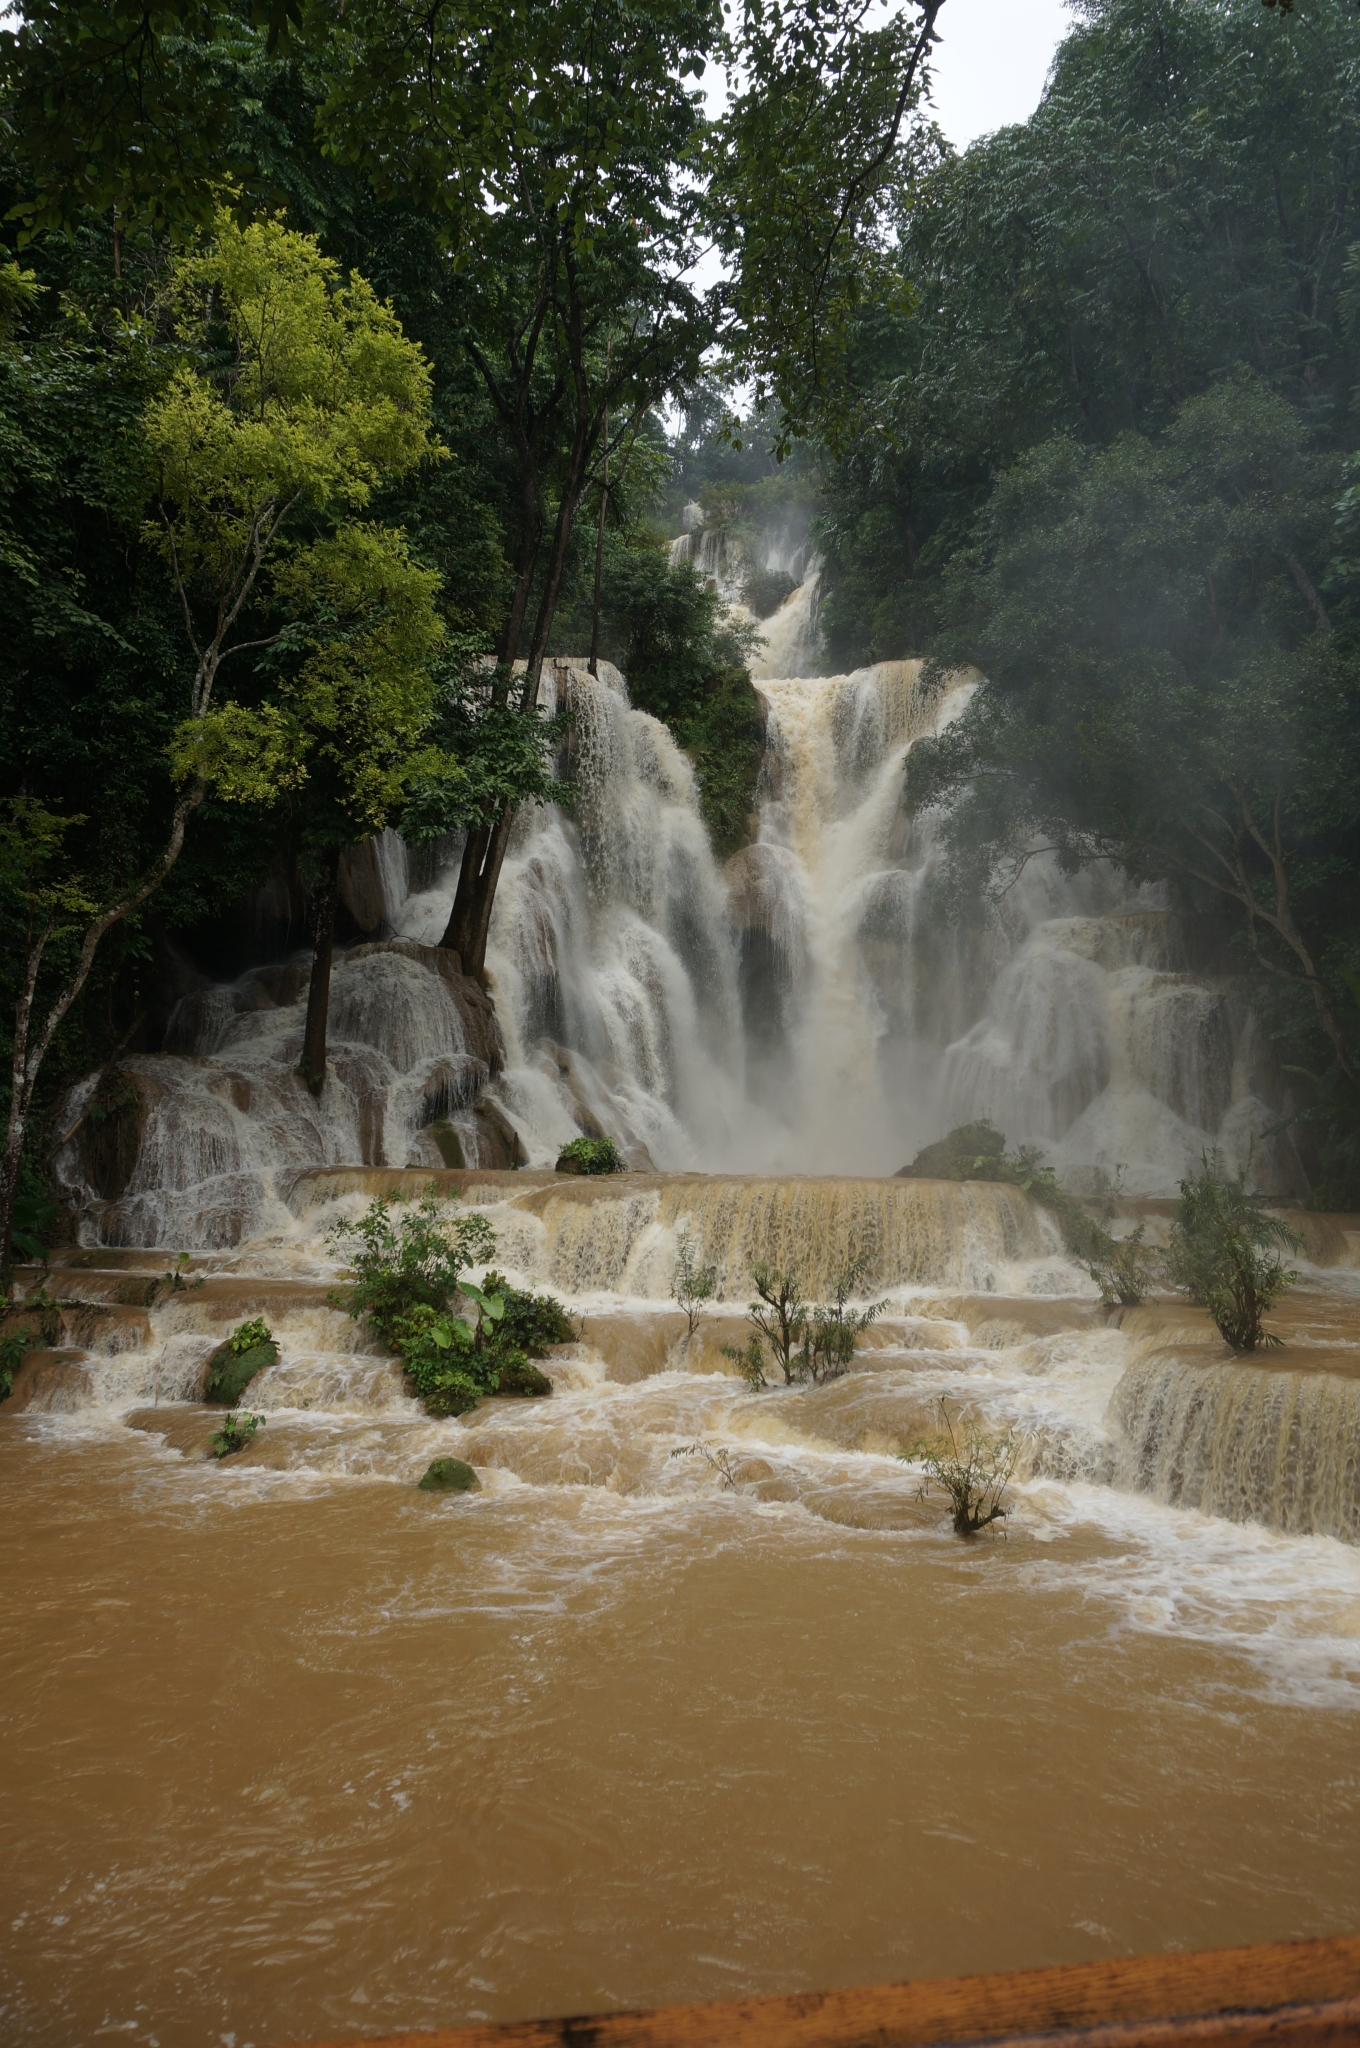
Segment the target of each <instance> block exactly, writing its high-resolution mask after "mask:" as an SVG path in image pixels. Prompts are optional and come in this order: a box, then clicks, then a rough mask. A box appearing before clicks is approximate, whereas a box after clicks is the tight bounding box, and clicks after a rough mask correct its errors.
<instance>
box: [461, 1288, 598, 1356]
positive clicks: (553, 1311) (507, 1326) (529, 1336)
mask: <svg viewBox="0 0 1360 2048" xmlns="http://www.w3.org/2000/svg"><path fill="white" fill-rule="evenodd" d="M483 1284H484V1286H485V1287H486V1290H487V1292H488V1293H494V1294H499V1295H500V1297H501V1299H502V1301H503V1302H504V1303H505V1312H504V1315H503V1316H502V1318H501V1321H500V1323H499V1325H498V1327H497V1334H498V1336H499V1338H500V1340H501V1342H502V1343H504V1344H506V1345H508V1346H509V1347H510V1348H511V1349H512V1350H516V1351H522V1352H524V1354H525V1356H526V1357H528V1358H543V1357H545V1356H546V1354H547V1352H548V1350H549V1347H550V1346H551V1345H553V1344H574V1343H575V1342H576V1340H577V1335H578V1332H577V1330H576V1328H575V1326H574V1324H573V1323H572V1320H571V1317H570V1316H569V1315H568V1314H567V1312H566V1310H565V1309H564V1308H563V1306H562V1304H561V1302H560V1301H557V1300H555V1299H554V1297H553V1296H552V1295H551V1294H529V1293H526V1292H525V1290H524V1289H523V1288H519V1287H512V1286H511V1285H510V1283H509V1281H508V1280H506V1279H505V1278H504V1276H503V1275H502V1274H500V1273H491V1272H488V1273H487V1275H486V1278H485V1281H484V1283H483Z"/></svg>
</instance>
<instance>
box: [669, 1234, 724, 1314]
mask: <svg viewBox="0 0 1360 2048" xmlns="http://www.w3.org/2000/svg"><path fill="white" fill-rule="evenodd" d="M717 1286H718V1269H717V1267H716V1266H701V1265H700V1264H699V1260H698V1256H697V1254H696V1252H695V1248H694V1233H693V1231H692V1230H691V1229H690V1227H689V1225H688V1224H686V1225H685V1226H684V1227H683V1228H682V1229H681V1230H680V1231H678V1232H677V1234H676V1239H675V1266H674V1269H673V1271H672V1273H671V1299H672V1300H673V1301H674V1302H675V1304H676V1306H677V1307H678V1308H679V1310H680V1312H681V1314H682V1315H683V1316H684V1318H685V1322H686V1325H687V1335H689V1336H691V1337H692V1336H693V1335H694V1332H695V1330H696V1329H697V1328H698V1326H699V1319H700V1317H701V1316H702V1315H703V1312H704V1303H705V1302H708V1301H712V1299H713V1296H714V1294H715V1293H716V1291H717Z"/></svg>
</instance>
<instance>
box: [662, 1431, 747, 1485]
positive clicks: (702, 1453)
mask: <svg viewBox="0 0 1360 2048" xmlns="http://www.w3.org/2000/svg"><path fill="white" fill-rule="evenodd" d="M671 1457H672V1458H702V1459H703V1461H704V1463H705V1464H706V1465H707V1466H708V1467H709V1469H710V1470H711V1471H713V1472H716V1473H717V1474H718V1477H719V1478H720V1479H721V1480H722V1483H723V1485H724V1486H731V1487H735V1485H736V1483H737V1475H736V1473H735V1472H734V1471H733V1470H732V1453H731V1452H730V1451H729V1450H728V1449H727V1448H726V1447H725V1445H723V1444H717V1445H714V1444H708V1443H703V1442H699V1443H693V1444H679V1445H677V1447H676V1449H675V1450H673V1451H672V1452H671Z"/></svg>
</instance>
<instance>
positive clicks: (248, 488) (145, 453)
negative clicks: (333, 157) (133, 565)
mask: <svg viewBox="0 0 1360 2048" xmlns="http://www.w3.org/2000/svg"><path fill="white" fill-rule="evenodd" d="M166 311H167V316H168V317H169V318H170V319H171V320H172V321H173V324H174V326H175V329H176V332H177V338H178V343H179V345H180V347H181V348H182V349H183V351H184V355H185V360H184V361H183V362H182V363H181V365H180V367H178V368H177V369H176V370H175V372H174V373H173V375H171V377H170V378H169V380H168V382H166V383H165V384H164V386H163V387H162V388H161V389H159V390H158V391H156V392H155V393H154V394H153V395H152V397H151V398H150V400H149V401H148V402H147V404H146V405H145V407H144V410H143V412H142V414H141V417H140V419H139V420H138V421H137V422H136V429H135V437H133V438H132V439H131V446H130V448H129V449H128V451H127V453H128V454H129V455H130V457H131V460H132V463H133V465H134V466H135V467H136V468H137V469H138V470H139V471H140V475H141V478H142V485H141V488H142V491H143V492H144V500H143V501H144V502H145V503H147V504H149V506H150V508H151V510H152V517H151V518H150V519H149V520H148V537H149V538H150V539H151V540H152V541H153V543H154V546H155V548H156V549H157V550H158V551H159V553H160V555H161V557H162V559H163V561H164V564H165V568H166V570H167V572H168V575H169V578H170V582H171V585H172V587H173V590H174V592H175V594H176V596H177V598H178V601H179V605H180V610H181V620H182V627H183V632H184V636H185V639H186V640H187V642H188V647H189V651H190V655H191V659H192V669H191V674H190V677H189V681H188V687H187V690H186V691H185V693H184V709H185V710H186V711H187V714H188V715H187V717H185V718H183V719H182V720H181V723H180V725H179V728H178V730H177V731H176V732H175V734H174V738H173V743H172V747H171V758H172V765H173V768H174V771H175V774H176V777H177V780H178V783H179V791H180V793H179V795H178V796H177V797H176V798H175V800H174V803H173V807H172V809H171V811H170V815H169V818H168V821H167V824H166V827H165V831H164V837H163V839H162V841H161V844H160V846H159V848H158V850H157V851H156V852H155V853H154V855H153V857H152V858H151V860H150V861H149V863H148V864H147V865H146V866H144V867H143V868H142V869H141V871H140V872H139V873H138V874H136V875H135V877H133V878H132V879H131V881H130V882H128V883H126V884H120V885H119V886H118V887H116V888H115V889H114V890H112V891H109V892H106V891H105V889H104V888H103V887H102V886H101V883H100V880H99V879H97V878H96V877H94V876H92V875H91V874H90V873H89V872H88V871H86V872H85V873H84V874H83V876H82V874H81V873H80V872H79V871H77V870H75V869H74V868H72V867H70V866H69V865H64V864H63V863H62V862H61V860H60V858H59V849H60V846H61V844H62V843H63V841H64V832H62V831H59V830H58V825H59V824H62V823H63V822H64V826H65V829H66V830H69V829H70V827H71V826H73V825H74V824H75V822H76V821H75V819H74V818H72V817H67V818H66V819H65V820H64V821H63V820H62V819H61V817H60V814H58V813H57V812H55V811H54V810H43V811H42V812H41V817H40V818H39V816H38V814H37V813H34V812H32V811H28V812H25V810H24V808H23V803H24V799H23V798H22V797H21V798H20V799H18V802H17V807H16V808H15V810H14V811H13V812H12V818H13V829H12V832H11V837H10V842H9V853H8V855H7V860H8V862H9V865H10V866H11V869H12V870H15V869H17V870H18V872H19V893H20V895H21V899H22V900H23V901H24V902H25V904H26V906H27V908H28V913H29V915H28V923H27V933H26V939H25V950H24V957H23V963H22V968H21V973H20V976H19V983H18V992H17V995H16V1004H15V1030H14V1051H13V1078H12V1093H11V1098H10V1105H9V1117H8V1128H7V1133H6V1142H5V1152H4V1158H3V1162H0V1263H3V1264H5V1265H7V1263H8V1247H9V1238H10V1230H11V1227H12V1218H13V1207H14V1196H15V1190H16V1187H17V1185H18V1176H19V1168H20V1161H21V1157H22V1153H23V1146H24V1137H25V1132H26V1129H27V1124H28V1118H29V1114H30V1111H31V1107H32V1101H33V1093H34V1088H35V1086H36V1084H37V1079H38V1075H39V1071H40V1069H41V1066H42V1062H43V1059H44V1057H45V1056H46V1053H47V1051H48V1048H49V1046H50V1045H51V1043H52V1040H53V1037H54V1034H55V1033H56V1031H57V1029H58V1027H59V1026H60V1024H61V1022H62V1020H63V1019H64V1017H65V1016H66V1014H67V1012H68V1011H69V1009H70V1007H71V1005H72V1003H73V1002H74V1001H75V1000H76V998H77V997H78V996H79V994H80V992H81V990H82V988H83V987H84V985H85V982H86V980H87V978H88V976H89V973H90V970H91V967H92V965H93V962H94V958H95V954H96V950H97V949H98V947H99V945H100V942H101V940H102V939H103V938H104V937H105V935H106V934H107V933H108V932H109V931H111V930H112V929H113V928H114V927H115V926H116V925H118V924H119V923H120V922H121V921H122V920H124V919H126V918H127V917H129V916H130V915H131V914H132V913H133V912H135V911H137V910H138V909H139V908H140V907H141V906H142V905H143V904H144V903H146V902H147V901H148V899H149V898H150V897H152V896H153V895H154V894H155V893H156V891H157V890H158V889H159V888H160V887H161V886H162V884H163V883H164V881H165V879H166V877H167V875H168V874H169V873H170V871H171V869H172V868H173V867H174V865H175V863H176V861H177V860H178V859H179V857H180V854H181V851H182V849H183V845H184V838H185V831H186V827H187V825H188V822H189V820H190V818H191V816H192V815H193V813H194V812H195V811H196V810H197V809H198V808H199V806H200V805H201V804H202V803H203V801H204V799H205V797H206V796H207V794H208V791H209V788H210V787H219V788H221V789H222V790H223V791H224V793H226V794H227V795H228V796H230V797H234V798H238V799H239V798H247V799H249V800H254V801H259V800H261V799H264V798H268V797H273V796H276V795H277V793H278V792H279V791H281V790H286V789H288V788H290V787H296V786H298V785H300V784H301V782H302V781H303V780H304V779H305V777H306V774H307V760H306V751H307V750H306V745H305V734H306V730H307V727H306V720H305V718H300V717H298V716H297V715H296V712H295V711H294V710H293V708H292V707H291V706H290V703H289V702H288V695H289V693H288V692H287V691H285V692H282V693H279V694H278V695H275V696H265V695H263V694H257V700H256V701H255V702H253V703H252V702H241V701H239V700H236V699H227V700H225V701H220V700H218V699H217V698H216V695H215V692H216V685H217V681H218V675H219V671H220V669H221V668H222V665H223V664H224V662H226V661H228V660H234V661H235V664H236V668H237V670H238V671H239V670H240V669H241V668H242V661H241V657H244V656H250V655H253V656H254V657H255V659H254V661H247V662H246V663H245V664H244V667H245V670H246V672H247V674H250V675H258V673H259V670H260V663H261V660H262V659H263V657H265V656H266V655H271V656H272V655H277V654H279V653H280V652H281V651H282V650H283V648H284V647H285V645H286V643H287V641H288V639H289V636H290V634H291V635H292V636H293V637H294V639H296V638H297V636H298V633H299V627H298V624H297V622H296V621H294V620H290V619H288V618H287V617H285V619H284V621H283V623H281V624H278V623H275V621H274V620H273V619H272V618H271V617H270V616H269V609H270V607H271V605H285V606H286V605H287V604H288V603H289V602H290V601H291V602H292V603H294V604H295V605H298V604H301V605H302V606H303V608H304V609H305V610H306V611H307V614H308V617H309V619H310V622H311V623H310V627H308V628H304V629H303V637H304V638H308V636H310V637H309V652H308V655H307V658H305V659H304V660H303V662H302V666H301V670H300V672H299V677H300V680H299V681H298V682H296V683H295V684H294V685H293V695H294V696H295V697H296V696H297V695H298V693H299V690H300V691H301V700H300V701H305V704H306V705H307V706H308V707H310V708H309V709H308V711H307V715H308V716H310V717H311V718H312V724H313V734H314V736H315V734H316V732H317V730H318V727H319V726H320V727H324V726H325V723H326V716H327V714H326V712H325V710H324V705H325V700H326V698H327V693H328V692H329V693H330V700H331V704H332V707H333V723H332V731H331V740H332V742H334V741H335V740H337V739H339V738H340V737H341V734H342V729H343V726H344V712H343V709H342V706H343V705H344V704H345V703H349V705H350V707H351V708H352V704H353V698H354V694H355V692H354V688H353V683H354V678H355V676H356V675H357V674H358V673H359V668H356V667H355V666H354V665H353V663H352V662H351V667H350V670H349V672H348V673H349V679H350V688H349V697H348V699H347V698H346V694H345V689H344V688H343V687H342V686H341V675H342V671H343V670H344V666H345V665H344V661H343V660H342V659H341V658H340V656H339V655H338V653H337V651H336V650H337V647H338V646H339V644H340V643H341V641H343V640H344V639H345V636H344V635H343V634H342V635H338V636H337V635H336V634H335V633H333V632H332V631H331V630H330V627H329V625H328V624H327V619H326V615H327V613H328V610H329V615H330V617H331V618H332V619H333V618H334V617H335V616H336V615H337V589H338V582H344V581H345V575H344V572H345V571H346V568H348V571H349V585H348V590H349V594H348V595H345V596H343V598H342V602H341V606H340V609H342V610H343V607H344V604H347V603H349V602H350V599H351V597H352V596H353V579H354V576H355V575H356V574H357V573H358V572H359V570H361V569H362V571H363V573H364V574H365V575H366V576H367V578H368V591H369V594H370V597H371V596H372V595H373V593H374V591H375V587H376V588H377V592H378V602H379V608H380V609H382V610H383V611H384V612H385V614H386V624H385V626H384V628H383V629H382V630H381V631H379V632H378V635H377V637H378V640H379V641H381V640H383V638H384V634H385V635H386V646H387V652H386V656H385V662H386V667H385V670H384V673H385V678H386V682H387V683H388V685H389V686H390V685H392V684H393V681H394V675H395V672H396V671H395V670H394V667H393V663H392V652H393V645H394V635H395V639H396V641H400V640H401V633H402V631H403V630H404V632H405V641H404V643H402V644H403V645H404V647H405V654H406V657H407V658H408V659H409V657H410V655H411V652H412V647H413V644H414V643H419V645H420V647H422V648H424V649H425V650H426V651H428V649H429V648H430V647H431V646H432V644H433V641H434V639H436V638H437V627H434V626H433V623H431V625H430V626H425V627H421V626H419V625H415V624H413V616H414V614H413V607H414V609H415V610H419V609H420V605H421V602H422V600H423V605H424V609H425V610H426V612H428V609H429V600H430V586H429V581H428V579H425V580H424V581H422V579H421V574H420V572H417V571H415V570H414V569H413V565H410V564H409V563H407V561H406V558H405V555H404V552H403V549H402V546H401V543H400V539H399V537H398V536H395V535H390V534H384V533H382V532H381V531H380V530H376V529H369V530H368V532H367V533H366V534H364V535H360V534H359V533H358V532H357V526H358V522H357V520H356V516H355V515H356V514H357V513H359V512H360V511H362V509H363V508H364V507H365V506H366V505H367V503H368V501H369V499H370V497H371V495H372V493H373V490H374V489H375V487H376V486H377V485H378V484H379V483H380V482H381V481H382V480H383V479H384V478H385V477H387V476H389V475H393V474H396V475H400V474H401V473H403V472H404V471H405V470H408V469H410V468H411V467H412V466H413V465H414V464H415V463H416V462H418V461H419V460H420V459H421V457H422V456H423V455H425V454H426V453H429V452H431V443H430V437H429V430H428V410H429V391H428V382H429V380H428V372H427V369H426V366H425V364H424V362H423V360H422V358H421V355H420V351H419V350H418V349H417V348H416V347H414V346H413V344H411V343H410V342H408V341H407V340H406V339H405V337H404V336H403V335H402V333H401V330H400V327H399V326H398V323H397V321H396V319H395V317H394V316H393V315H392V313H391V312H390V310H389V309H387V308H386V307H384V306H383V305H381V303H380V302H379V301H378V300H377V298H376V297H375V296H374V294H373V293H372V291H371V290H370V289H369V287H368V286H367V285H366V284H365V283H364V281H363V280H362V279H360V278H351V279H350V280H349V282H348V284H342V283H341V282H340V280H339V278H338V276H337V274H336V270H335V266H334V265H333V264H330V263H328V262H327V261H326V259H325V258H324V257H322V255H321V253H320V251H319V250H318V249H317V247H316V245H315V243H314V242H313V241H311V240H309V239H308V238H307V237H304V236H299V235H296V234H293V233H291V232H290V231H289V230H287V229H285V228H284V227H283V226H282V224H281V223H279V222H276V221H264V222H260V223H257V224H255V225H254V226H252V227H249V228H246V229H244V230H243V229H240V228H238V227H237V226H236V225H235V223H234V222H232V221H231V219H230V218H229V217H228V216H226V215H225V214H224V215H220V216H219V217H218V220H217V223H216V232H215V236H214V241H213V243H212V245H211V246H209V247H207V248H202V249H199V248H195V249H193V250H191V251H190V252H189V253H187V254H186V255H185V256H184V257H183V258H182V259H180V261H178V262H177V263H176V264H175V265H174V266H173V269H172V272H171V277H170V283H169V290H168V297H167V301H166ZM379 557H381V558H382V559H381V561H379V559H378V558H379ZM375 571H376V572H378V586H375V583H374V575H375ZM408 572H409V573H408ZM384 577H385V579H386V581H385V582H384V581H383V580H382V579H383V578H384ZM389 585H390V586H392V587H393V588H394V589H395V588H397V587H399V586H400V587H402V588H403V590H404V611H405V625H404V628H402V627H400V626H399V625H398V624H397V620H398V617H399V615H400V614H401V613H402V611H403V603H397V604H395V605H393V604H389V603H388V601H387V597H386V595H385V592H386V590H387V587H388V586H389ZM379 586H380V587H379ZM69 591H70V585H69V583H68V585H67V589H66V591H64V592H63V591H61V590H60V589H59V590H57V591H54V592H51V593H49V595H50V596H51V597H52V598H56V597H58V596H61V597H62V598H63V599H64V600H66V601H69ZM362 609H363V606H362V604H361V605H360V610H362ZM370 610H371V606H370ZM372 623H373V622H372V620H371V618H370V630H372ZM348 644H349V645H350V649H351V655H352V653H353V646H352V641H351V642H349V643H348ZM375 645H376V643H374V642H372V641H370V645H369V649H368V654H369V657H370V665H372V660H373V658H374V657H375ZM400 659H401V658H400V657H398V661H397V667H398V668H399V667H400ZM377 666H378V668H380V669H382V668H383V663H382V662H378V663H377ZM359 667H360V668H361V667H362V663H361V664H360V665H359ZM401 687H403V688H404V687H406V685H405V684H403V685H402V686H401ZM417 694H418V688H417ZM428 708H429V707H428V704H427V705H426V709H425V716H428ZM413 715H414V714H413ZM373 773H376V774H377V776H378V780H379V781H381V778H382V769H381V766H377V767H372V766H371V765H368V764H366V765H364V766H363V767H362V769H361V770H360V771H359V777H358V780H359V784H360V785H361V786H364V787H368V786H370V784H369V783H368V782H367V781H366V778H368V777H370V776H371V774H373ZM54 940H65V941H68V942H69V945H68V951H67V953H66V954H64V955H63V964H62V966H61V969H60V971H59V974H58V976H57V978H56V986H55V988H54V989H53V990H52V991H51V992H50V993H49V995H48V996H46V997H44V999H43V1001H44V1005H45V1008H44V1014H42V1016H41V1019H40V1021H39V1020H38V1019H37V1018H36V1017H35V1011H34V1005H35V999H36V997H37V994H38V989H39V977H40V975H41V973H42V969H43V963H44V958H45V956H46V955H47V953H48V949H49V947H50V946H51V945H52V943H53V941H54Z"/></svg>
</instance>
